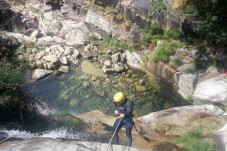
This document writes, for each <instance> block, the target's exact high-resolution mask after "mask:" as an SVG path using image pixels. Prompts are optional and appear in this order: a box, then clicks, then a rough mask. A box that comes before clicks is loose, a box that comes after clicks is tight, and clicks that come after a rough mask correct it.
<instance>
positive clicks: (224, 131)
mask: <svg viewBox="0 0 227 151" xmlns="http://www.w3.org/2000/svg"><path fill="white" fill-rule="evenodd" d="M211 137H212V138H213V139H214V141H215V142H216V144H217V146H218V147H219V149H221V150H225V151H227V124H226V125H225V126H224V127H223V128H221V129H220V130H218V131H216V132H214V133H213V134H211Z"/></svg>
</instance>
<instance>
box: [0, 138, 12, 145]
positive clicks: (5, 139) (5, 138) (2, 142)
mask: <svg viewBox="0 0 227 151" xmlns="http://www.w3.org/2000/svg"><path fill="white" fill-rule="evenodd" d="M10 138H11V136H9V137H7V138H5V139H3V140H2V141H1V142H0V144H1V143H3V142H4V141H6V140H7V139H10Z"/></svg>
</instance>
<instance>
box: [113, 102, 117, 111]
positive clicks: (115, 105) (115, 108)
mask: <svg viewBox="0 0 227 151" xmlns="http://www.w3.org/2000/svg"><path fill="white" fill-rule="evenodd" d="M113 108H114V111H115V110H118V109H117V104H116V103H113Z"/></svg>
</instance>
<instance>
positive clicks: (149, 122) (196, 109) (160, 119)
mask: <svg viewBox="0 0 227 151" xmlns="http://www.w3.org/2000/svg"><path fill="white" fill-rule="evenodd" d="M223 112H224V111H223V110H221V109H220V108H218V107H217V106H213V105H191V106H183V107H174V108H170V109H167V110H162V111H159V112H154V113H150V114H148V115H145V116H142V117H139V118H138V122H139V123H140V126H141V127H142V128H143V130H144V131H150V130H160V129H162V128H164V127H166V128H171V127H172V128H173V126H175V127H176V126H177V127H181V128H185V127H188V126H190V125H191V124H192V123H193V122H195V121H198V120H201V119H203V118H207V117H212V116H217V115H221V114H223ZM179 133H180V132H179Z"/></svg>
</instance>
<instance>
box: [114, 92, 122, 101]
mask: <svg viewBox="0 0 227 151" xmlns="http://www.w3.org/2000/svg"><path fill="white" fill-rule="evenodd" d="M124 99H125V96H124V94H123V93H122V92H117V93H116V94H115V95H114V102H115V103H120V102H122V101H123V100H124Z"/></svg>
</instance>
